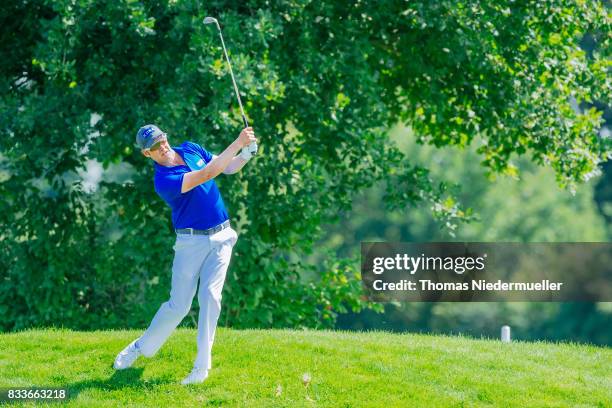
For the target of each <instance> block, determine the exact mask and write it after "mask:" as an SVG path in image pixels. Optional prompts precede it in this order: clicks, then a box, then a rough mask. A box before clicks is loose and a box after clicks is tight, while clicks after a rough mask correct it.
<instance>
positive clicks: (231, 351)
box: [0, 328, 612, 408]
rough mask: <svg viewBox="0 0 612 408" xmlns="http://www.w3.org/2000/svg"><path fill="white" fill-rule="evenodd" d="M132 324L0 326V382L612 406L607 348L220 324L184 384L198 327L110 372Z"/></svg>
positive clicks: (214, 395) (130, 398) (220, 402)
mask: <svg viewBox="0 0 612 408" xmlns="http://www.w3.org/2000/svg"><path fill="white" fill-rule="evenodd" d="M139 334H140V332H135V331H129V332H128V331H115V332H106V331H98V332H72V331H64V330H46V331H42V330H37V331H26V332H21V333H13V334H0V387H8V386H14V387H27V386H34V385H36V386H41V387H43V386H47V387H49V386H54V387H68V388H69V389H70V390H71V392H72V397H71V399H70V405H74V406H109V407H111V406H113V407H114V406H128V405H129V406H155V407H162V406H203V405H212V406H248V407H255V406H263V407H269V406H279V407H280V406H285V407H296V406H306V407H309V406H332V407H367V406H372V407H385V408H388V407H406V406H428V407H431V406H443V407H447V406H516V407H527V406H534V407H546V406H603V407H610V406H612V350H611V349H610V348H597V347H590V346H582V345H581V346H578V345H567V344H550V343H548V344H547V343H512V344H502V343H500V342H497V341H487V340H472V339H466V338H457V337H438V336H425V335H412V334H411V335H399V334H389V333H381V332H370V333H347V332H329V331H290V330H246V331H238V330H230V329H223V328H221V329H219V331H218V333H217V338H216V343H215V347H214V350H213V370H212V371H211V375H210V377H209V379H208V380H207V381H206V382H205V383H204V384H202V385H197V386H189V387H184V386H181V385H180V384H179V382H180V380H181V379H182V378H183V377H184V376H185V375H186V374H187V373H188V372H189V370H190V369H191V363H192V359H193V358H194V357H195V331H193V330H186V329H181V330H178V331H177V332H175V333H174V334H173V335H172V336H171V337H170V339H169V341H168V343H166V345H165V346H164V347H163V348H162V349H161V350H160V352H159V353H158V354H157V355H156V356H155V357H153V358H152V359H145V358H141V359H139V360H138V361H137V362H136V364H135V365H134V367H133V368H131V369H128V370H125V371H122V372H115V371H114V370H113V369H112V367H111V365H112V362H113V360H114V357H115V355H116V354H117V352H118V351H120V350H121V349H122V348H123V347H124V346H125V345H126V344H127V343H128V342H129V341H131V340H132V339H133V338H135V337H136V336H137V335H139ZM304 373H309V374H310V376H311V378H312V381H311V383H310V384H309V385H308V386H307V387H306V386H304V384H303V383H302V376H303V374H304ZM279 385H280V387H282V391H281V393H280V395H276V394H277V388H278V386H279ZM55 406H57V405H55Z"/></svg>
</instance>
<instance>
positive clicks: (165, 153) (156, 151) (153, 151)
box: [142, 136, 172, 163]
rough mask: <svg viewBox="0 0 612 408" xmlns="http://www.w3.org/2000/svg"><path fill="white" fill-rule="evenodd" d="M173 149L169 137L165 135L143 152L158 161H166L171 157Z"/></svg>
mask: <svg viewBox="0 0 612 408" xmlns="http://www.w3.org/2000/svg"><path fill="white" fill-rule="evenodd" d="M171 152H172V149H171V148H170V144H169V143H168V139H167V138H166V137H165V136H164V137H163V139H161V140H159V141H157V142H156V143H155V144H154V145H153V146H151V147H150V148H149V149H147V150H143V151H142V154H144V155H145V156H147V157H150V158H151V159H153V160H155V161H156V162H158V163H164V162H166V161H167V160H169V159H170V153H171Z"/></svg>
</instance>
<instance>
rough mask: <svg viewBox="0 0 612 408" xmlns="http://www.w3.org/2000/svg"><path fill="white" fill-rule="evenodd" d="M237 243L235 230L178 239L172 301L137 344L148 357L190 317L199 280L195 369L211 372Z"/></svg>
mask: <svg viewBox="0 0 612 408" xmlns="http://www.w3.org/2000/svg"><path fill="white" fill-rule="evenodd" d="M237 239H238V234H236V231H234V230H233V229H232V228H225V229H224V230H221V231H219V232H217V233H215V234H213V235H183V234H178V235H177V238H176V243H175V245H174V262H173V264H172V288H171V290H170V299H169V300H168V301H167V302H165V303H164V304H162V305H161V307H160V308H159V310H158V311H157V313H156V314H155V317H153V321H151V324H150V325H149V328H148V329H147V330H146V331H145V333H144V334H143V335H142V336H141V337H140V339H138V342H137V345H138V347H139V348H140V350H141V352H142V354H143V355H144V356H146V357H152V356H153V355H155V353H157V351H158V350H159V349H160V347H161V346H162V345H163V344H164V343H165V342H166V340H167V339H168V337H169V336H170V334H171V333H172V332H173V331H174V329H175V328H176V326H178V324H179V323H180V322H181V320H183V318H184V317H185V316H186V315H187V313H189V309H191V302H192V301H193V297H194V295H195V293H196V289H197V286H198V279H199V280H200V290H199V292H198V303H199V304H200V315H199V316H198V339H197V343H198V354H197V356H196V359H195V363H194V367H197V368H201V369H210V368H211V350H212V345H213V341H214V337H215V329H216V327H217V320H218V319H219V314H220V312H221V291H222V290H223V283H224V282H225V275H226V272H227V267H228V266H229V263H230V258H231V256H232V248H233V247H234V244H235V243H236V240H237Z"/></svg>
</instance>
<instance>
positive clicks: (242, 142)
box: [181, 127, 257, 193]
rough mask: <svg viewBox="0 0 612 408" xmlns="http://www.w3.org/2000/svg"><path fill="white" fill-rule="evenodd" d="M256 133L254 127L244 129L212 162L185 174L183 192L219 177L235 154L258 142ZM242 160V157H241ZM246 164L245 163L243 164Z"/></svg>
mask: <svg viewBox="0 0 612 408" xmlns="http://www.w3.org/2000/svg"><path fill="white" fill-rule="evenodd" d="M256 141H257V139H255V134H254V133H253V128H251V127H248V128H244V129H242V132H240V135H239V136H238V138H236V140H234V141H233V142H232V144H230V145H229V146H228V147H227V148H226V149H225V150H224V151H223V153H221V154H220V155H219V156H217V157H214V158H213V159H212V160H211V161H210V163H208V164H207V165H206V167H204V168H203V169H201V170H195V171H191V172H189V173H187V174H185V175H184V176H183V184H182V186H181V193H186V192H188V191H189V190H191V189H193V188H194V187H197V186H199V185H200V184H204V183H206V182H207V181H208V180H210V179H213V178H215V177H217V176H218V175H219V174H221V172H222V171H224V170H225V169H226V168H227V167H228V166H229V164H230V163H231V162H232V160H233V159H234V156H236V154H237V153H238V152H239V151H240V149H242V148H243V147H244V146H248V145H249V144H251V143H253V142H256ZM238 159H239V158H238ZM239 160H242V159H239ZM242 165H244V164H242ZM241 167H242V166H241Z"/></svg>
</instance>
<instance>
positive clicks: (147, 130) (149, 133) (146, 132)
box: [143, 128, 155, 137]
mask: <svg viewBox="0 0 612 408" xmlns="http://www.w3.org/2000/svg"><path fill="white" fill-rule="evenodd" d="M153 132H155V129H153V128H147V129H146V130H145V131H144V134H143V136H144V137H149V136H151V134H152V133H153Z"/></svg>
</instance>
